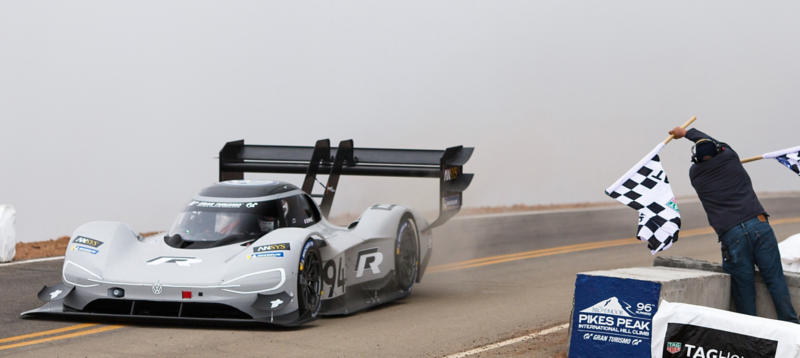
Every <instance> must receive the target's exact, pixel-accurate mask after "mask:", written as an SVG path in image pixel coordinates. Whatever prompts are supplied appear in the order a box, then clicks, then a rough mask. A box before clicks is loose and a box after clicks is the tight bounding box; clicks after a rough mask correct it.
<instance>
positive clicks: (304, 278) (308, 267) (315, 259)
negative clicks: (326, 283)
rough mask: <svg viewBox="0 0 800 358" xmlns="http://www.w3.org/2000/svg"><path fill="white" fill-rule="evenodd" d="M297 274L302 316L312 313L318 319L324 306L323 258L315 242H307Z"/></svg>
mask: <svg viewBox="0 0 800 358" xmlns="http://www.w3.org/2000/svg"><path fill="white" fill-rule="evenodd" d="M299 269H300V270H299V271H298V273H297V305H298V307H299V309H300V316H301V317H302V316H303V315H305V314H307V313H311V317H316V316H317V313H319V308H320V306H322V276H320V274H321V273H322V256H320V254H319V248H318V247H317V245H316V244H315V243H314V241H313V240H308V241H306V243H305V245H303V251H302V252H301V253H300V262H299Z"/></svg>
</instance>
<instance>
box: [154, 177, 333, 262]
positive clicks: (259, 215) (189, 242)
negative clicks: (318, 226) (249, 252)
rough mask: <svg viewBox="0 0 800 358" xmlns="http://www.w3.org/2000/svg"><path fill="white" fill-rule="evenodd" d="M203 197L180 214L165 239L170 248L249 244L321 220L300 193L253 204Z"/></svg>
mask: <svg viewBox="0 0 800 358" xmlns="http://www.w3.org/2000/svg"><path fill="white" fill-rule="evenodd" d="M218 185H219V184H218ZM292 187H293V186H292ZM295 189H296V187H295ZM207 191H208V190H207V189H206V190H204V192H207ZM203 198H204V199H206V200H192V201H190V202H189V203H188V204H187V205H186V207H185V208H184V210H183V211H182V212H181V213H180V214H178V218H177V219H176V220H175V223H174V224H173V225H172V228H171V229H170V231H169V234H168V235H167V236H166V237H165V242H166V243H167V244H168V245H170V246H172V247H176V248H186V249H203V248H210V247H219V246H224V245H231V244H238V243H248V242H253V241H255V240H257V239H259V238H261V237H262V236H264V235H266V234H268V233H270V232H271V231H273V230H278V229H280V228H285V227H307V226H310V225H313V224H314V223H315V222H317V221H319V219H320V215H319V211H318V209H317V207H316V205H315V204H314V203H313V201H312V200H311V198H310V197H308V196H307V195H306V194H305V193H303V192H302V191H300V190H291V191H287V192H283V193H281V194H277V195H272V196H265V197H264V196H262V197H259V198H251V199H254V200H253V201H249V200H247V199H248V198H241V199H239V198H209V197H203Z"/></svg>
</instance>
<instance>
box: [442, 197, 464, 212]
mask: <svg viewBox="0 0 800 358" xmlns="http://www.w3.org/2000/svg"><path fill="white" fill-rule="evenodd" d="M460 206H461V196H459V195H453V196H448V197H444V198H442V211H446V210H452V209H457V208H458V207H460Z"/></svg>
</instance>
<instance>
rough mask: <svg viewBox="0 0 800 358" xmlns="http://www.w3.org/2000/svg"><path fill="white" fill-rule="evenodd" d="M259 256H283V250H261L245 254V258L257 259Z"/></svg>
mask: <svg viewBox="0 0 800 358" xmlns="http://www.w3.org/2000/svg"><path fill="white" fill-rule="evenodd" d="M261 257H283V252H261V253H257V254H252V255H247V259H248V260H249V259H257V258H261Z"/></svg>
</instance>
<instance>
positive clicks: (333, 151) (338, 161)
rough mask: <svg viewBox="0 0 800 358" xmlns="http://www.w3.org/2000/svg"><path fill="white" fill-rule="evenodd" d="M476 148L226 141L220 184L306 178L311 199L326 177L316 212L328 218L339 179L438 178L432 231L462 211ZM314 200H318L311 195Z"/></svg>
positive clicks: (349, 142) (348, 142)
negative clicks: (248, 177) (269, 176)
mask: <svg viewBox="0 0 800 358" xmlns="http://www.w3.org/2000/svg"><path fill="white" fill-rule="evenodd" d="M473 150H474V148H464V147H462V146H458V147H450V148H447V149H445V150H419V149H383V148H355V147H353V140H344V141H342V142H340V143H339V146H338V147H331V146H330V140H328V139H323V140H318V141H317V144H316V145H315V146H313V147H295V146H274V145H253V144H244V140H239V141H234V142H228V143H226V144H225V146H224V147H223V148H222V150H221V151H220V152H219V180H220V181H225V180H242V179H244V173H280V174H305V175H306V177H305V180H304V181H303V188H302V189H303V191H305V192H306V193H308V194H309V195H312V194H311V191H312V189H313V188H314V181H316V180H317V179H316V177H317V174H322V175H329V177H328V183H327V185H326V186H325V194H323V195H322V202H321V203H320V209H321V210H322V214H323V215H325V217H328V214H330V210H331V205H332V204H333V197H334V195H335V194H336V188H337V186H338V185H339V177H340V176H342V175H363V176H387V177H411V178H438V179H439V198H440V201H439V204H440V205H439V217H438V218H437V219H436V220H435V221H434V222H433V223H432V224H431V226H430V227H431V228H434V227H437V226H440V225H442V224H444V223H445V222H446V221H447V220H449V219H450V218H452V217H453V216H455V215H456V214H457V213H458V211H459V210H460V209H461V205H462V192H463V191H464V190H466V189H467V187H469V184H470V183H471V182H472V177H473V174H466V173H464V172H463V166H464V164H465V163H466V162H467V161H468V160H469V158H470V156H472V151H473ZM313 196H315V197H318V196H316V195H313Z"/></svg>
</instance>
